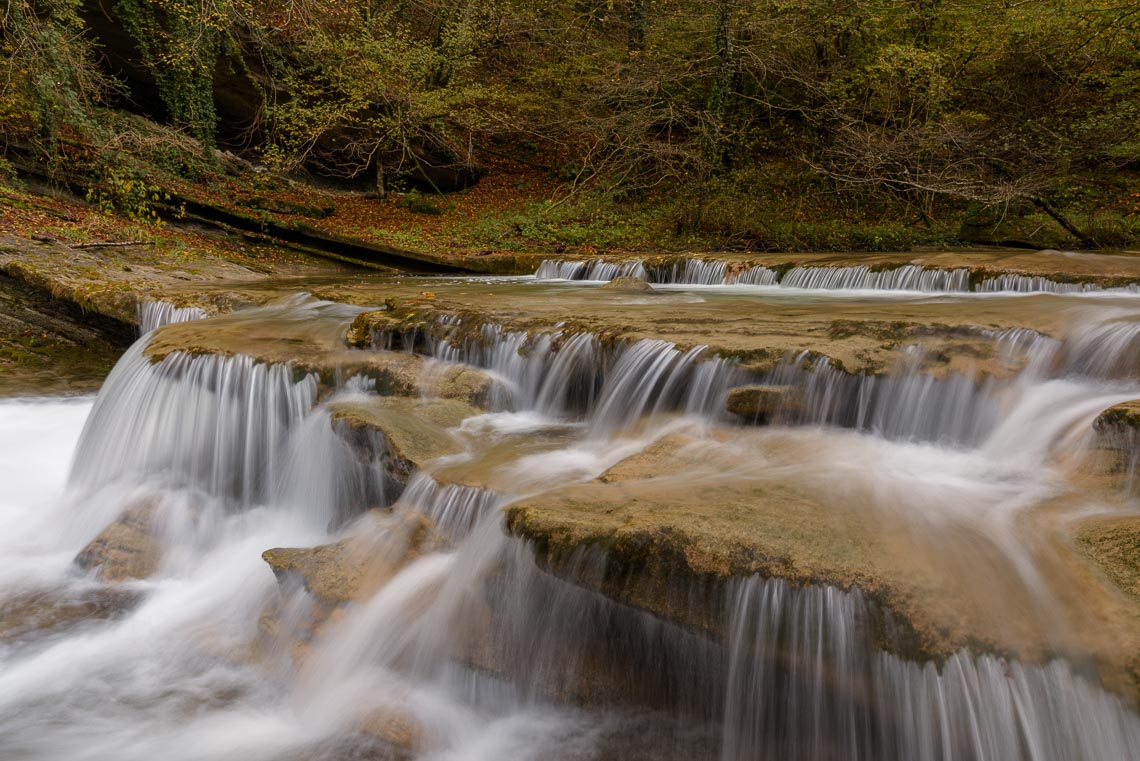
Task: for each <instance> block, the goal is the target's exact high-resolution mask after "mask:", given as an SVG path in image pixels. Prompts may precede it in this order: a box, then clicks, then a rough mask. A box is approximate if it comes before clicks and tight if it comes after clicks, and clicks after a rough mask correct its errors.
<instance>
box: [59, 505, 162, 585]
mask: <svg viewBox="0 0 1140 761" xmlns="http://www.w3.org/2000/svg"><path fill="white" fill-rule="evenodd" d="M156 518H157V510H156V507H155V505H154V504H153V503H145V504H140V505H135V506H133V507H130V508H128V509H127V510H126V511H124V512H123V514H122V515H120V516H119V517H118V518H117V519H116V520H115V521H114V522H113V523H111V525H109V526H107V528H105V529H103V530H102V531H101V532H100V533H99V535H98V536H96V537H95V538H94V539H92V540H91V542H90V543H89V544H88V545H87V546H86V547H84V548H83V549H82V550H81V551H80V552H79V554H78V555H76V556H75V564H76V565H77V566H78V567H79V568H81V569H82V570H84V571H94V572H95V573H96V574H97V575H98V576H99V577H100V578H102V579H104V580H106V581H112V582H120V581H126V580H128V579H145V578H147V577H148V576H150V575H151V574H152V573H154V571H155V569H156V568H157V567H158V564H159V563H160V562H161V560H162V554H161V549H160V543H159V539H158V531H157V529H158V526H157V520H156Z"/></svg>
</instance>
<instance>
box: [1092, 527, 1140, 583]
mask: <svg viewBox="0 0 1140 761" xmlns="http://www.w3.org/2000/svg"><path fill="white" fill-rule="evenodd" d="M1077 544H1078V546H1079V547H1080V548H1081V550H1082V552H1084V554H1085V555H1086V556H1087V557H1088V558H1089V559H1090V560H1092V561H1093V562H1094V563H1095V564H1096V565H1097V566H1098V567H1099V568H1100V570H1101V571H1102V572H1103V573H1104V574H1105V575H1106V576H1107V577H1108V578H1110V579H1112V581H1113V582H1114V583H1115V584H1116V585H1117V586H1118V587H1120V589H1121V590H1122V591H1124V592H1125V593H1126V594H1129V595H1131V596H1133V597H1135V598H1137V599H1138V600H1140V517H1137V516H1128V517H1122V518H1102V519H1096V520H1092V521H1088V522H1087V523H1085V524H1084V525H1083V526H1082V527H1081V529H1080V530H1079V532H1078V533H1077Z"/></svg>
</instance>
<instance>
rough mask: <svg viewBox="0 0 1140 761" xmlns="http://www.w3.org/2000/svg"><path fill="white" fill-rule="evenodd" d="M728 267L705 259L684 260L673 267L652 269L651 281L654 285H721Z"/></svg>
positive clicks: (650, 272)
mask: <svg viewBox="0 0 1140 761" xmlns="http://www.w3.org/2000/svg"><path fill="white" fill-rule="evenodd" d="M727 269H728V265H727V264H726V263H725V262H718V261H708V260H705V259H684V260H682V261H679V262H676V263H674V264H673V266H672V267H652V268H650V270H649V276H650V277H649V280H650V282H654V283H685V284H689V285H720V284H721V283H723V282H724V280H725V272H726V271H727Z"/></svg>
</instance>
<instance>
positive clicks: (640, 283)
mask: <svg viewBox="0 0 1140 761" xmlns="http://www.w3.org/2000/svg"><path fill="white" fill-rule="evenodd" d="M602 288H603V289H604V290H607V291H626V292H628V293H653V292H654V288H653V286H651V285H650V284H649V283H647V282H645V281H644V280H642V279H640V278H636V277H626V276H622V277H615V278H614V279H613V280H611V281H609V282H608V283H606V284H605V285H603V286H602Z"/></svg>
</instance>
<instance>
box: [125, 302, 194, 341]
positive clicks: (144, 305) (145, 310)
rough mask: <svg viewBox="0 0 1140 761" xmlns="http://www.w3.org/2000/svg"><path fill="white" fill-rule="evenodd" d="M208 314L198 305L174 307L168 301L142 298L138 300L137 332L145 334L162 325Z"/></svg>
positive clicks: (188, 320)
mask: <svg viewBox="0 0 1140 761" xmlns="http://www.w3.org/2000/svg"><path fill="white" fill-rule="evenodd" d="M208 316H209V315H207V314H206V313H205V312H204V311H203V310H202V309H199V308H198V307H176V306H174V305H173V304H171V303H170V302H168V301H155V300H152V299H143V300H142V301H140V302H139V333H141V334H143V335H146V334H147V333H149V332H151V331H152V330H154V329H155V328H159V327H162V326H163V325H169V324H170V323H173V322H191V321H193V320H202V319H205V318H206V317H208Z"/></svg>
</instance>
